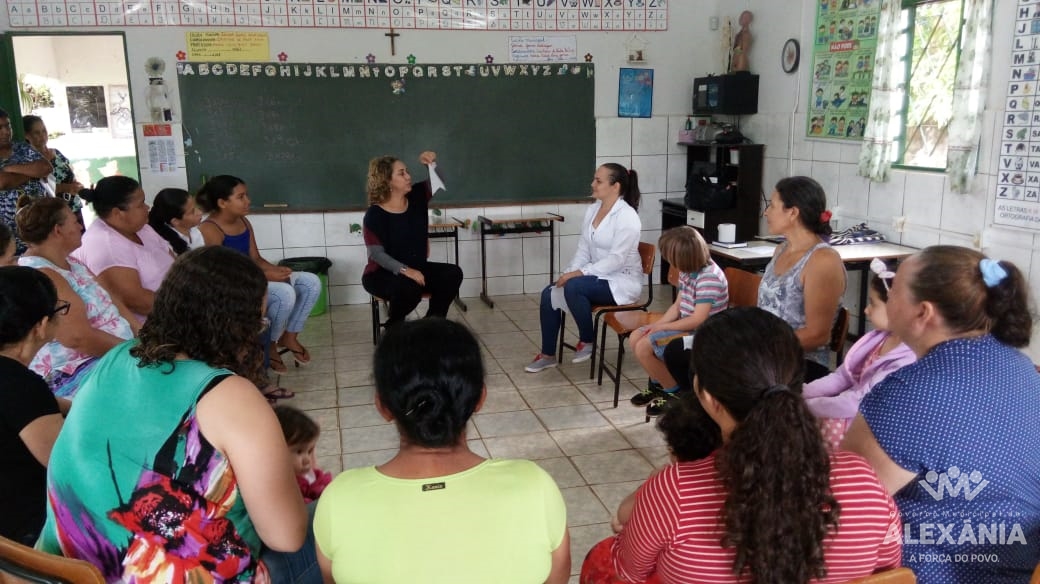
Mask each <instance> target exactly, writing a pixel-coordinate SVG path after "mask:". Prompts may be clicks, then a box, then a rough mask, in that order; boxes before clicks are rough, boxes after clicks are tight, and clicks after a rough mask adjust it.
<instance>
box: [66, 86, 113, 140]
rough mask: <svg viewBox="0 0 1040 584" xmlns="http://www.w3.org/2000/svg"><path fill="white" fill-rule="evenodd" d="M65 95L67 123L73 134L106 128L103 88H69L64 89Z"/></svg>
mask: <svg viewBox="0 0 1040 584" xmlns="http://www.w3.org/2000/svg"><path fill="white" fill-rule="evenodd" d="M65 95H66V97H68V100H69V122H70V123H71V124H72V131H73V132H90V131H93V130H94V128H107V127H108V108H106V107H105V88H104V86H101V85H82V86H69V87H66V88H65Z"/></svg>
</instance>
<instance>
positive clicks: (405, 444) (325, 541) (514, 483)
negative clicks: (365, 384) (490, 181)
mask: <svg viewBox="0 0 1040 584" xmlns="http://www.w3.org/2000/svg"><path fill="white" fill-rule="evenodd" d="M373 370H374V371H373V375H374V377H375V383H376V409H377V410H378V411H379V414H380V415H381V416H382V417H383V418H384V419H385V420H387V421H392V422H394V425H396V427H397V432H398V434H399V435H400V447H399V449H398V451H397V453H396V454H394V456H393V457H392V458H391V459H390V460H389V461H387V462H386V463H384V464H382V465H379V466H370V467H367V468H355V469H351V470H348V471H345V472H343V473H342V474H340V475H339V476H338V477H336V479H335V480H333V481H332V484H330V485H329V486H328V487H326V488H325V491H324V492H323V493H322V495H321V499H320V500H319V501H318V508H317V511H316V512H315V515H314V536H315V539H316V541H317V544H318V564H319V565H320V566H321V569H322V574H323V575H324V577H325V581H326V582H334V581H335V582H367V583H369V584H396V583H399V582H423V583H424V584H441V583H443V584H449V583H451V584H455V583H458V582H496V583H500V584H514V583H515V584H532V583H535V582H537V583H542V582H546V583H548V584H563V583H565V582H567V580H568V578H569V575H570V568H571V557H570V538H569V536H568V533H567V512H566V509H565V507H564V503H563V496H562V495H561V494H560V490H559V488H558V487H557V486H556V483H555V482H554V481H553V479H552V477H550V476H549V475H548V474H547V473H546V472H545V471H544V470H542V469H541V468H540V467H539V466H538V465H536V464H534V463H533V462H530V461H527V460H507V459H502V458H496V459H493V460H488V459H485V458H483V457H482V456H480V455H479V454H476V453H474V452H473V451H471V450H470V449H469V443H468V442H467V441H466V426H467V425H468V423H469V420H470V417H471V416H472V415H473V413H474V412H476V411H478V410H480V407H481V406H482V405H483V403H484V398H485V397H486V396H487V392H486V391H485V388H484V364H483V361H482V360H481V356H480V345H479V344H478V343H477V340H476V338H475V337H474V336H473V333H471V332H470V331H469V330H468V329H466V328H465V327H464V326H462V325H460V324H458V323H455V322H452V321H450V320H444V319H441V318H427V319H422V320H416V321H407V322H403V323H400V324H398V325H396V326H393V327H390V328H389V329H387V331H386V334H385V335H384V336H383V339H382V340H381V341H380V343H379V346H378V347H376V353H375V358H374V362H373Z"/></svg>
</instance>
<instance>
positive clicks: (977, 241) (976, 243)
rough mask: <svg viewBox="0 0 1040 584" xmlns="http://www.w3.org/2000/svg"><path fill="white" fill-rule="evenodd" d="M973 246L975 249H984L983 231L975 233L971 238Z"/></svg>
mask: <svg viewBox="0 0 1040 584" xmlns="http://www.w3.org/2000/svg"><path fill="white" fill-rule="evenodd" d="M971 246H972V247H974V248H975V249H979V250H981V249H982V233H981V232H977V233H975V235H974V236H973V237H972V238H971Z"/></svg>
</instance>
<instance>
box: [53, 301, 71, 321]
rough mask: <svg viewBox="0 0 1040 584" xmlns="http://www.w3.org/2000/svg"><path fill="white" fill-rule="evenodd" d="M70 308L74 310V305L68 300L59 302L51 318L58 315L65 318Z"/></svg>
mask: <svg viewBox="0 0 1040 584" xmlns="http://www.w3.org/2000/svg"><path fill="white" fill-rule="evenodd" d="M69 308H72V303H71V302H69V301H67V300H58V304H56V305H55V306H54V310H52V311H51V314H50V316H52V317H54V316H56V315H59V314H60V315H61V316H65V315H66V314H68V313H69Z"/></svg>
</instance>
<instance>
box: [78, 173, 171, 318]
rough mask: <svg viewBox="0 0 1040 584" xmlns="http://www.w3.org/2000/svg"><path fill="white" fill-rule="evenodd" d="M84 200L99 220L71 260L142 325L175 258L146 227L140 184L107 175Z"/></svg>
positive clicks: (165, 243) (166, 246) (146, 217)
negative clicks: (124, 306)
mask: <svg viewBox="0 0 1040 584" xmlns="http://www.w3.org/2000/svg"><path fill="white" fill-rule="evenodd" d="M80 197H81V198H82V199H83V200H84V201H86V202H88V203H90V205H91V207H93V209H94V213H95V214H96V215H97V217H98V219H97V221H94V222H93V223H91V224H90V227H88V228H87V231H86V233H84V234H83V245H82V247H80V248H79V249H78V250H76V251H75V252H74V253H73V257H75V258H76V259H77V260H79V261H80V262H81V263H83V264H84V265H86V266H87V269H89V270H90V271H91V272H92V273H93V274H95V275H96V276H97V279H98V282H100V283H101V285H102V286H104V287H105V289H106V290H108V291H109V292H111V294H112V296H114V297H115V298H117V299H118V300H120V301H121V302H122V303H123V304H125V305H126V306H127V307H128V308H129V309H130V310H131V311H132V312H133V313H134V314H135V315H136V316H137V317H138V318H139V319H140V320H141V321H142V322H143V321H144V319H145V318H146V317H147V316H148V315H149V314H150V313H151V312H152V302H153V301H154V300H155V291H156V290H158V289H159V284H161V283H162V280H163V278H164V277H165V276H166V272H167V271H169V269H170V266H171V265H172V264H173V259H174V256H173V253H172V252H171V251H170V245H169V244H168V243H167V242H166V240H165V239H163V238H162V237H161V236H160V235H159V234H158V233H156V232H155V230H154V229H152V228H151V226H149V225H148V204H147V203H145V201H144V191H143V190H142V189H141V185H140V184H139V183H138V182H137V181H136V180H134V179H132V178H130V177H126V176H108V177H105V178H103V179H101V180H99V181H98V183H97V184H96V185H94V188H93V189H83V190H82V191H81V192H80Z"/></svg>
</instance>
